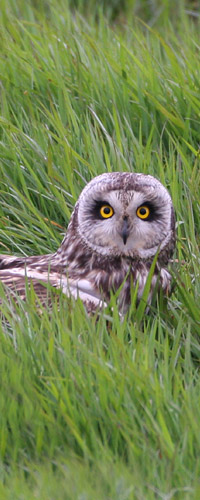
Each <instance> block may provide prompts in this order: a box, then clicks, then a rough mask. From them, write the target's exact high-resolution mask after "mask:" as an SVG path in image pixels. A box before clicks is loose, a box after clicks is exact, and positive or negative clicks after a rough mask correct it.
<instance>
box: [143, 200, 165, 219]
mask: <svg viewBox="0 0 200 500" xmlns="http://www.w3.org/2000/svg"><path fill="white" fill-rule="evenodd" d="M140 206H141V207H143V206H145V207H148V209H149V215H148V217H147V218H146V219H145V221H146V222H151V221H153V220H158V219H159V217H160V216H161V212H160V210H159V208H158V207H156V205H155V204H154V203H152V202H150V201H144V203H141V205H140ZM138 208H139V207H138Z"/></svg>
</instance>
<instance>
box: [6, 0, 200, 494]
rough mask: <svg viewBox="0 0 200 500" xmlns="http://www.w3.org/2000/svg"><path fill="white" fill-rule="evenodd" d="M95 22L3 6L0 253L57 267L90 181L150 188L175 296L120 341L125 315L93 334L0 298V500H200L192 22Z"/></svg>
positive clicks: (67, 315)
mask: <svg viewBox="0 0 200 500" xmlns="http://www.w3.org/2000/svg"><path fill="white" fill-rule="evenodd" d="M85 5H86V4H85V3H84V2H77V9H78V10H74V9H73V11H71V10H70V6H68V4H67V2H64V1H60V2H54V1H53V0H52V1H51V2H48V3H45V2H34V1H33V0H32V1H28V2H25V1H24V0H20V1H18V2H17V3H16V2H14V1H12V0H9V1H8V2H2V8H1V15H2V21H3V22H2V41H1V46H2V47H1V54H2V58H1V62H0V65H1V74H2V78H1V97H0V98H1V108H2V112H1V118H0V121H1V143H0V144H1V165H0V174H1V183H0V197H1V205H0V241H1V253H9V254H15V255H32V254H42V253H45V252H51V251H54V250H55V249H56V248H57V247H58V245H59V243H60V241H61V239H62V237H63V234H64V232H65V228H66V227H67V224H68V221H69V218H70V214H71V211H72V207H73V206H74V203H75V201H76V200H77V197H78V195H79V193H80V192H81V189H82V188H83V186H84V185H85V183H86V182H87V181H88V180H89V179H91V178H92V177H93V176H95V175H98V174H100V173H102V172H104V171H112V170H122V171H123V170H125V171H128V170H131V171H138V172H144V173H150V174H153V175H155V176H156V177H157V178H158V179H160V180H161V182H163V184H164V185H166V187H167V188H168V189H169V191H170V192H171V195H172V198H173V202H174V206H175V210H176V216H177V249H176V255H175V259H176V261H175V262H174V264H173V266H172V273H173V279H174V285H175V286H174V292H173V294H172V296H171V297H170V299H169V300H168V306H167V307H166V305H165V304H164V303H163V302H162V300H160V301H158V303H157V304H155V305H154V306H153V307H152V308H151V311H150V314H149V315H148V316H145V312H144V308H142V307H140V309H138V310H137V311H136V310H135V308H134V304H133V307H132V310H131V311H130V314H129V316H128V317H127V318H126V321H125V322H123V323H120V320H119V317H118V314H117V309H116V304H115V300H114V298H113V304H112V305H113V312H112V313H111V314H110V316H109V318H108V319H109V321H108V319H106V318H105V317H104V316H103V315H102V317H100V319H99V321H98V322H96V320H95V318H88V317H87V316H86V314H85V311H84V308H83V306H82V304H81V303H80V302H77V303H75V304H74V303H71V302H70V301H69V300H66V299H65V298H63V297H62V296H61V297H60V298H59V300H60V308H59V311H58V309H57V306H56V304H55V305H54V306H53V310H52V311H51V312H49V311H45V310H44V311H43V312H42V314H40V315H39V314H38V311H37V310H36V307H35V301H36V297H35V296H34V293H33V291H30V293H29V297H28V300H27V302H26V303H25V304H23V303H20V302H19V303H18V304H17V309H16V310H15V311H14V310H13V308H12V305H11V304H9V303H8V301H6V298H5V297H4V299H3V304H2V306H1V309H2V312H3V316H4V320H2V323H1V325H0V336H1V341H0V370H1V391H0V422H1V423H0V428H1V434H0V460H1V462H0V463H1V467H0V496H1V498H4V499H5V500H7V499H8V500H10V499H13V498H14V499H15V500H23V499H26V500H33V499H35V498H37V499H45V500H46V499H48V500H49V499H55V498H59V500H62V499H63V500H64V499H65V500H66V499H67V500H68V499H69V500H74V499H78V500H93V499H94V498H95V500H96V499H97V500H100V499H101V500H102V499H105V500H126V499H127V500H135V499H137V500H143V499H144V498H147V499H148V500H149V499H150V500H151V499H157V498H158V499H163V500H169V499H183V498H184V500H186V499H188V500H189V499H198V498H199V495H200V482H199V477H200V458H199V457H200V438H199V419H200V410H199V408H200V404H199V403H200V378H199V354H200V347H199V330H200V313H199V299H200V285H199V243H200V241H199V234H200V222H199V221H200V218H199V188H200V174H199V125H200V118H199V116H200V101H199V90H200V89H199V81H200V74H199V73H200V70H199V68H200V53H199V18H198V12H196V11H195V4H194V5H193V3H192V2H188V4H184V2H177V12H178V14H179V15H178V16H176V18H175V19H174V17H175V16H174V11H173V9H172V7H171V6H170V2H166V1H165V2H164V1H163V2H159V1H154V2H151V4H150V2H149V3H148V5H147V3H145V2H141V3H140V8H138V5H137V3H136V2H132V3H131V2H128V0H127V1H126V2H124V3H123V5H122V7H123V10H121V8H119V5H120V4H119V3H118V2H114V0H113V2H110V4H109V5H110V10H109V12H108V11H107V10H106V3H103V2H102V4H100V7H98V9H97V7H95V6H93V4H92V3H90V4H89V5H90V6H91V9H88V12H87V13H86V12H84V9H85ZM116 6H117V7H116ZM71 7H72V4H71ZM116 9H118V10H116ZM191 13H192V14H191ZM135 14H137V15H140V19H136V18H135V17H134V15H135ZM1 294H2V295H3V291H2V292H1Z"/></svg>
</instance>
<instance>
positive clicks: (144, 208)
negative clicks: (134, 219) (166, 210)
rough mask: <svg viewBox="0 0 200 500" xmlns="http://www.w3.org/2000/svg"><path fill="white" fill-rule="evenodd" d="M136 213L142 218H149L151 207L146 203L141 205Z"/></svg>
mask: <svg viewBox="0 0 200 500" xmlns="http://www.w3.org/2000/svg"><path fill="white" fill-rule="evenodd" d="M136 214H137V216H138V217H139V218H140V219H147V217H149V214H150V210H149V207H147V206H146V205H144V206H141V207H139V208H138V209H137V212H136Z"/></svg>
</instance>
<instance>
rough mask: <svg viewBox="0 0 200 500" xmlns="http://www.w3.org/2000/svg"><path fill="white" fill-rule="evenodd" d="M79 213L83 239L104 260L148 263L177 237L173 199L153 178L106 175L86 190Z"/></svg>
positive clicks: (128, 174) (79, 228)
mask: <svg viewBox="0 0 200 500" xmlns="http://www.w3.org/2000/svg"><path fill="white" fill-rule="evenodd" d="M76 209H77V228H78V232H79V236H80V237H81V239H82V240H84V241H85V243H86V244H87V245H89V246H90V247H91V248H92V250H93V251H96V252H98V253H100V254H103V255H105V254H106V255H108V254H109V255H113V256H130V257H137V258H142V259H148V258H150V257H152V256H154V255H155V253H156V251H157V250H158V248H159V249H160V250H162V249H163V248H164V247H165V246H167V244H168V242H169V241H170V240H171V237H172V232H174V212H173V206H172V201H171V198H170V195H169V193H168V192H167V190H166V189H165V188H164V186H163V185H162V184H161V183H160V182H159V181H158V180H156V179H155V178H154V177H152V176H150V175H143V174H135V173H121V172H113V173H110V174H109V173H107V174H103V175H100V176H98V177H96V178H94V179H93V180H92V181H91V182H90V183H89V184H88V185H87V186H86V187H85V189H84V190H83V191H82V193H81V196H80V198H79V201H78V203H77V207H76Z"/></svg>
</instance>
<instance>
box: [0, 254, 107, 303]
mask: <svg viewBox="0 0 200 500" xmlns="http://www.w3.org/2000/svg"><path fill="white" fill-rule="evenodd" d="M44 257H46V258H45V259H44ZM63 271H64V272H63ZM0 282H2V283H3V284H4V285H5V289H6V290H7V293H8V295H9V294H11V295H12V296H13V297H15V296H18V297H20V298H21V299H22V300H25V299H26V296H27V289H28V288H29V287H30V286H32V287H33V288H34V291H35V293H36V295H37V296H38V299H39V301H40V303H41V304H44V305H46V304H48V303H49V301H51V300H52V291H53V289H61V290H62V292H63V293H64V294H65V295H67V296H68V297H71V296H72V297H74V298H75V299H77V298H78V297H79V298H80V299H81V300H82V301H83V303H84V304H85V306H86V309H87V310H88V312H92V311H94V310H95V309H96V308H98V307H106V306H107V304H106V303H105V302H104V301H103V300H102V297H101V295H100V293H99V291H98V290H96V289H95V288H94V286H92V283H91V282H90V281H89V280H87V279H75V278H73V279H72V278H70V277H68V276H67V273H66V270H63V268H62V269H59V267H58V266H55V265H54V264H53V262H51V259H50V258H49V256H36V257H29V258H27V259H25V258H23V259H22V258H20V257H12V256H5V255H0ZM49 285H50V287H49Z"/></svg>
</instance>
